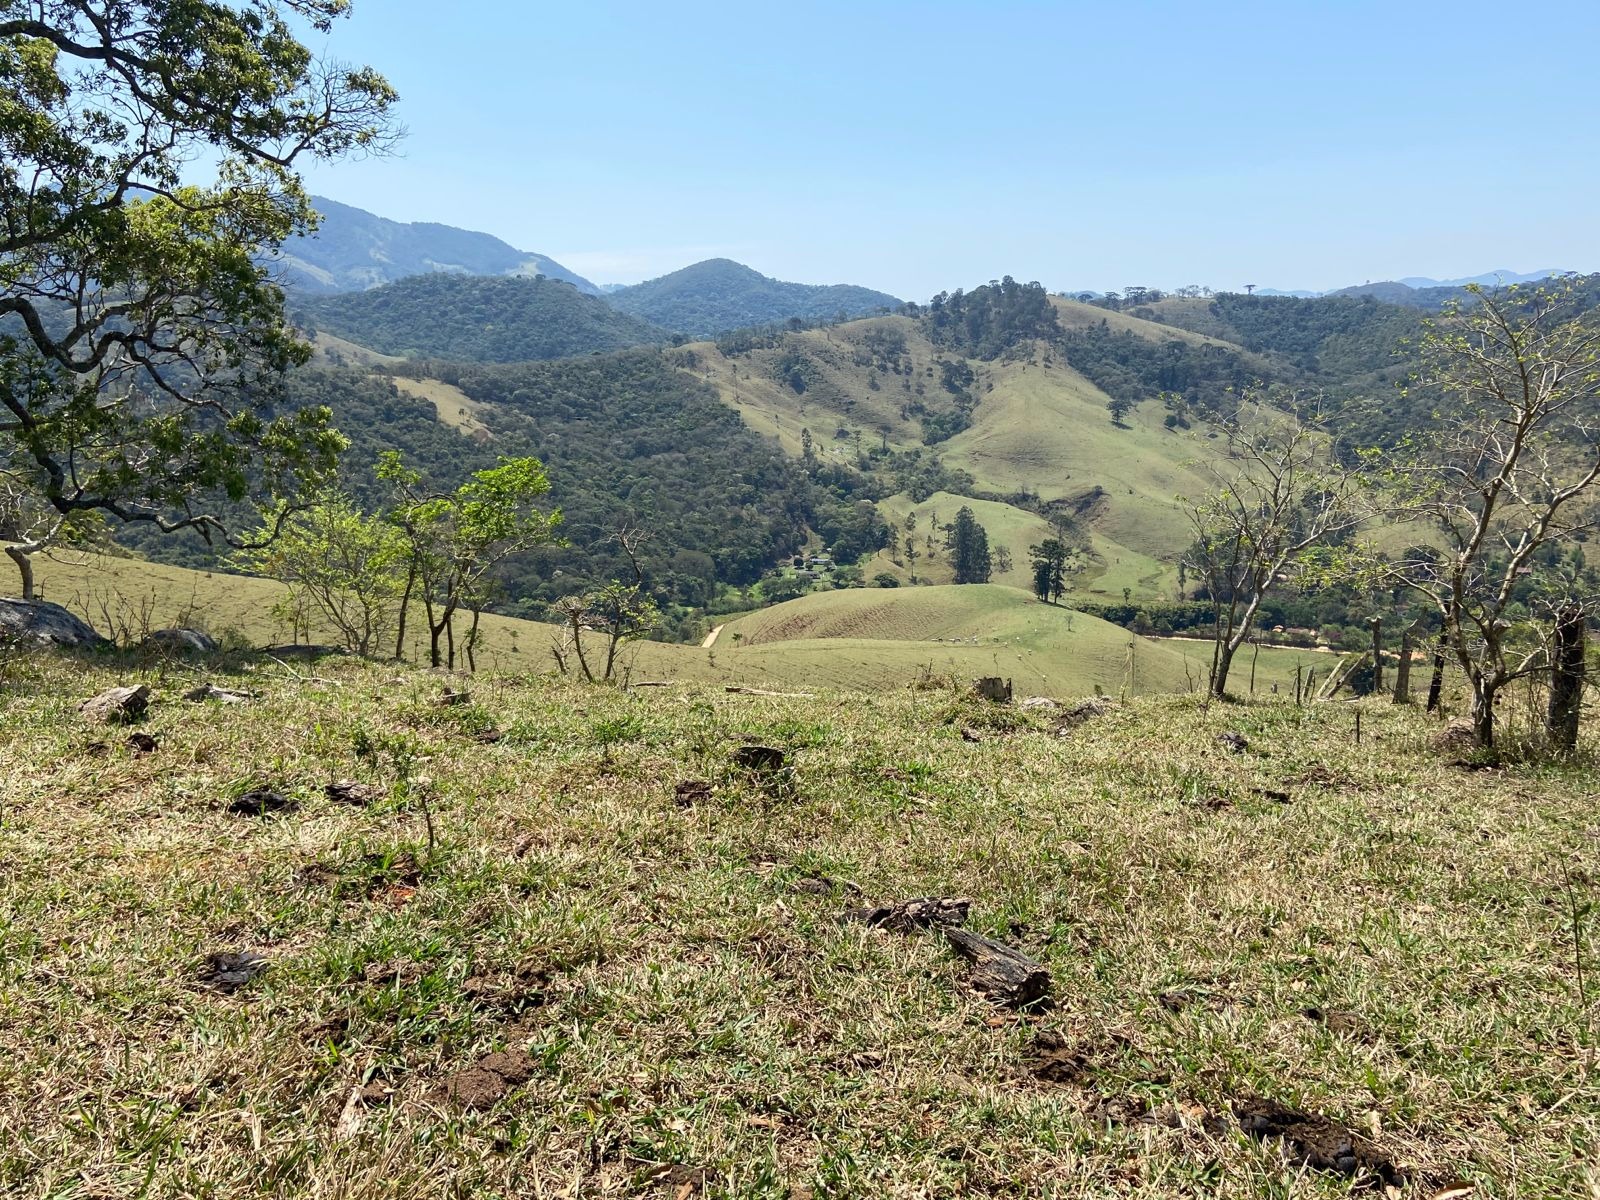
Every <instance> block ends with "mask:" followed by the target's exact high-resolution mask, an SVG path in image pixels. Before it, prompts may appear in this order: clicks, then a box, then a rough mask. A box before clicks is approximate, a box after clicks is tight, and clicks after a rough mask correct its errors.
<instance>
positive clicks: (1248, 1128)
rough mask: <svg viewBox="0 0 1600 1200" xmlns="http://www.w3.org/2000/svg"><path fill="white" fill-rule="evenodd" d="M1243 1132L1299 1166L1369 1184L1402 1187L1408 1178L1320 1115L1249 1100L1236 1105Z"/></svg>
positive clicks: (1259, 1099) (1364, 1141) (1373, 1149)
mask: <svg viewBox="0 0 1600 1200" xmlns="http://www.w3.org/2000/svg"><path fill="white" fill-rule="evenodd" d="M1233 1113H1234V1116H1236V1117H1237V1118H1238V1119H1239V1128H1241V1129H1243V1130H1244V1131H1245V1132H1246V1133H1248V1134H1249V1135H1250V1136H1251V1137H1253V1138H1258V1139H1261V1140H1266V1139H1268V1138H1275V1139H1278V1140H1281V1141H1282V1143H1283V1149H1284V1153H1285V1154H1287V1155H1288V1157H1289V1159H1290V1160H1291V1161H1292V1162H1293V1163H1295V1165H1297V1166H1304V1167H1310V1168H1311V1169H1312V1170H1316V1171H1331V1172H1333V1173H1335V1174H1338V1175H1346V1176H1349V1177H1351V1178H1353V1179H1357V1180H1360V1181H1365V1182H1369V1183H1384V1184H1395V1185H1399V1184H1401V1183H1403V1182H1404V1178H1405V1177H1404V1176H1403V1175H1402V1173H1401V1172H1400V1171H1399V1170H1397V1169H1396V1167H1395V1165H1394V1163H1393V1162H1391V1161H1390V1160H1389V1159H1387V1158H1385V1157H1384V1156H1383V1155H1382V1154H1381V1153H1380V1152H1379V1151H1378V1148H1377V1147H1376V1146H1374V1145H1373V1144H1372V1142H1371V1141H1370V1140H1368V1139H1367V1138H1365V1137H1362V1136H1361V1135H1360V1134H1359V1133H1356V1132H1354V1131H1352V1130H1349V1129H1346V1128H1344V1126H1342V1125H1339V1124H1337V1123H1336V1122H1334V1121H1331V1120H1329V1119H1328V1118H1327V1117H1324V1116H1320V1115H1319V1114H1316V1113H1306V1112H1301V1111H1300V1110H1299V1109H1295V1108H1290V1107H1289V1106H1288V1105H1286V1104H1279V1103H1278V1102H1277V1101H1276V1100H1267V1099H1263V1098H1262V1097H1260V1096H1247V1097H1245V1098H1244V1099H1242V1100H1236V1101H1234V1104H1233Z"/></svg>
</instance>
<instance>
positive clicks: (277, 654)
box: [260, 643, 350, 658]
mask: <svg viewBox="0 0 1600 1200" xmlns="http://www.w3.org/2000/svg"><path fill="white" fill-rule="evenodd" d="M260 653H262V654H264V655H266V656H267V657H268V658H325V657H327V656H328V655H330V654H349V653H350V652H349V651H348V650H346V649H345V648H344V647H343V646H317V645H300V644H299V643H296V644H294V645H287V646H264V647H262V649H261V651H260Z"/></svg>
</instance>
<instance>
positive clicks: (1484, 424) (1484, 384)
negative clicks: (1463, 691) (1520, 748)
mask: <svg viewBox="0 0 1600 1200" xmlns="http://www.w3.org/2000/svg"><path fill="white" fill-rule="evenodd" d="M1468 291H1469V292H1470V293H1471V296H1472V302H1471V303H1470V305H1469V304H1457V305H1452V306H1450V307H1448V308H1447V309H1446V310H1445V312H1444V314H1443V316H1442V317H1441V318H1440V319H1439V320H1438V321H1437V322H1430V323H1428V325H1427V326H1426V328H1425V331H1424V334H1423V338H1422V352H1423V360H1422V371H1421V374H1420V376H1419V378H1418V380H1417V383H1418V384H1419V385H1420V386H1421V387H1422V388H1423V389H1424V390H1425V391H1426V392H1428V393H1430V394H1432V395H1433V396H1435V397H1436V398H1437V404H1438V417H1437V419H1436V421H1435V422H1434V423H1433V424H1432V425H1431V427H1429V428H1427V429H1425V430H1423V431H1421V432H1420V433H1419V434H1418V435H1417V436H1416V437H1414V438H1412V439H1409V440H1408V442H1406V443H1404V444H1402V446H1401V447H1400V448H1399V449H1398V451H1396V452H1395V453H1393V454H1392V455H1390V456H1389V459H1388V462H1389V472H1388V481H1389V482H1390V483H1391V485H1392V486H1393V489H1394V490H1393V493H1392V498H1393V501H1394V504H1395V506H1396V510H1397V514H1398V515H1399V516H1401V517H1403V518H1410V519H1414V520H1418V521H1421V522H1423V523H1424V524H1426V525H1427V526H1429V527H1431V529H1432V531H1433V535H1434V536H1433V538H1432V539H1430V540H1431V541H1433V542H1434V543H1437V546H1436V547H1435V546H1423V547H1421V548H1420V552H1412V553H1408V554H1407V555H1406V556H1404V557H1402V558H1401V559H1399V560H1397V561H1395V562H1394V563H1392V564H1390V566H1389V578H1390V579H1392V580H1397V581H1399V582H1400V583H1403V584H1404V585H1406V586H1407V587H1409V588H1410V589H1412V591H1414V592H1415V593H1417V594H1418V595H1419V596H1421V597H1422V598H1423V599H1424V600H1425V601H1426V602H1427V604H1428V606H1429V607H1430V608H1432V609H1433V610H1434V612H1436V613H1437V614H1438V616H1439V619H1440V623H1441V625H1442V628H1443V640H1444V645H1445V647H1446V650H1447V652H1448V653H1449V654H1451V656H1452V657H1454V659H1455V660H1456V662H1457V664H1459V666H1460V667H1461V669H1462V671H1463V673H1464V674H1465V675H1466V678H1467V682H1468V685H1469V687H1470V688H1471V691H1472V712H1471V716H1472V722H1473V730H1474V733H1475V734H1476V737H1477V740H1478V742H1479V744H1480V745H1482V746H1484V747H1490V746H1492V745H1493V744H1494V736H1495V700H1496V698H1497V697H1498V696H1499V694H1500V693H1501V692H1502V691H1503V690H1504V689H1505V688H1506V687H1507V685H1509V684H1511V683H1512V682H1514V681H1515V680H1517V679H1521V678H1523V677H1525V676H1528V675H1534V674H1540V673H1544V672H1547V671H1549V669H1550V666H1551V658H1550V654H1549V650H1548V648H1547V647H1546V646H1545V645H1544V644H1543V643H1542V642H1541V641H1539V640H1538V639H1537V638H1536V637H1535V636H1533V633H1532V631H1531V630H1529V629H1527V628H1526V627H1525V626H1524V625H1521V624H1519V622H1518V620H1517V619H1516V617H1517V606H1518V605H1519V604H1520V603H1521V602H1522V601H1523V600H1524V599H1525V598H1526V597H1527V596H1528V594H1529V593H1530V592H1535V591H1538V590H1544V591H1545V592H1546V593H1547V595H1546V597H1545V599H1546V603H1547V604H1548V607H1549V608H1550V609H1551V611H1553V612H1558V611H1562V610H1569V609H1571V608H1572V607H1574V606H1577V607H1578V608H1579V610H1580V611H1581V609H1582V607H1583V606H1582V604H1581V600H1582V597H1581V596H1579V595H1578V594H1577V593H1576V588H1575V579H1576V574H1575V573H1574V572H1573V571H1572V570H1571V564H1570V562H1568V563H1566V564H1563V563H1562V561H1561V556H1560V555H1559V554H1557V553H1554V551H1555V550H1556V548H1557V547H1556V543H1558V542H1560V541H1562V540H1564V539H1568V538H1572V537H1573V536H1575V535H1587V534H1588V533H1589V532H1590V531H1593V530H1594V529H1596V528H1597V527H1600V507H1597V506H1596V505H1595V503H1594V497H1593V494H1592V493H1593V490H1594V486H1595V483H1596V481H1597V480H1600V449H1597V448H1596V441H1595V434H1594V429H1595V410H1596V402H1597V401H1600V322H1597V321H1596V320H1595V317H1594V314H1593V313H1592V312H1591V313H1588V314H1582V313H1581V310H1580V305H1579V300H1580V297H1579V295H1578V293H1577V291H1576V289H1574V287H1573V286H1572V285H1571V284H1570V283H1560V284H1556V285H1554V286H1550V287H1540V288H1536V289H1534V290H1532V291H1531V292H1528V291H1524V290H1522V289H1518V288H1508V289H1505V290H1504V291H1502V292H1499V293H1491V292H1487V291H1484V290H1483V289H1481V288H1477V287H1471V288H1469V289H1468Z"/></svg>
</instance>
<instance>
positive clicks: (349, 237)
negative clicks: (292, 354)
mask: <svg viewBox="0 0 1600 1200" xmlns="http://www.w3.org/2000/svg"><path fill="white" fill-rule="evenodd" d="M311 203H312V204H313V206H315V208H316V210H317V212H319V213H320V214H322V225H321V227H320V228H319V229H318V230H317V231H316V233H314V234H312V235H311V236H309V237H299V238H294V239H292V240H290V241H288V242H285V243H284V246H283V250H282V252H281V253H280V254H279V255H278V257H277V259H276V265H277V267H278V271H279V276H280V278H281V279H282V281H283V283H284V284H285V286H287V287H289V288H291V289H292V290H295V291H298V292H302V293H311V294H317V293H324V294H325V293H330V292H356V291H361V290H362V289H364V288H372V287H378V286H379V285H381V284H385V283H393V282H395V281H396V280H398V279H405V278H407V277H409V276H412V275H426V274H430V273H432V272H435V271H442V272H445V273H448V274H452V275H525V276H533V275H545V276H547V277H549V278H551V279H559V280H562V281H563V282H566V283H570V284H572V285H573V286H574V287H575V288H577V289H578V290H579V291H580V292H587V293H588V294H590V295H598V294H599V292H600V289H599V288H597V287H595V285H594V284H592V283H590V282H589V281H588V280H587V279H585V278H584V277H583V276H581V275H579V274H576V273H575V272H573V271H569V270H567V268H565V267H563V266H562V265H561V264H560V263H558V262H556V261H555V259H553V258H548V257H546V256H545V255H543V254H534V253H532V252H531V251H527V250H518V249H516V248H515V247H514V246H510V245H507V244H506V243H505V242H502V241H501V240H500V239H499V238H497V237H492V236H490V235H489V234H487V233H474V232H472V231H471V230H467V229H457V228H455V227H454V226H453V225H438V224H435V223H433V222H431V221H419V222H416V223H413V224H405V223H402V222H400V221H391V220H389V219H388V218H386V217H379V216H375V215H374V214H372V213H369V212H367V211H365V210H364V209H360V208H352V207H351V206H350V205H348V204H340V203H339V202H338V201H336V200H328V199H326V198H324V197H322V196H313V197H312V198H311Z"/></svg>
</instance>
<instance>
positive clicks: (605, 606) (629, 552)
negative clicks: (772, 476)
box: [551, 525, 661, 683]
mask: <svg viewBox="0 0 1600 1200" xmlns="http://www.w3.org/2000/svg"><path fill="white" fill-rule="evenodd" d="M611 540H612V541H614V542H616V544H617V546H618V548H619V549H621V551H622V553H623V555H624V557H626V558H627V560H628V564H629V566H630V568H631V569H632V575H633V581H632V582H631V583H623V582H621V581H619V580H615V579H613V580H611V581H610V582H609V583H607V584H605V585H603V586H601V587H598V588H595V589H594V590H592V591H590V592H587V593H585V594H584V595H582V596H566V597H563V598H562V599H561V600H559V601H557V602H556V604H555V606H554V607H555V610H556V612H557V614H558V615H559V616H560V618H561V623H562V627H563V634H562V637H561V638H560V639H559V640H558V641H557V642H556V643H555V644H554V645H552V647H551V653H552V655H554V657H555V660H556V665H557V667H559V668H560V670H561V673H562V674H563V675H564V674H566V673H567V669H568V668H567V655H568V653H571V654H572V655H574V656H575V657H576V658H577V660H578V668H579V669H580V670H581V671H582V672H583V677H584V678H585V679H586V680H588V681H589V682H590V683H594V682H595V672H594V668H593V667H592V666H590V664H589V656H588V654H587V653H586V652H585V650H584V648H583V635H584V634H585V633H598V634H599V635H600V636H601V637H602V638H604V639H605V661H604V664H603V665H602V667H601V670H600V679H601V680H602V681H604V682H610V681H611V679H612V678H613V676H614V675H615V673H616V667H617V651H618V650H619V649H620V648H621V646H622V643H623V642H625V641H627V640H628V639H630V638H639V637H643V636H645V635H646V634H648V633H650V632H651V631H652V630H653V629H655V627H656V626H657V625H658V624H660V621H661V614H660V611H659V610H658V609H657V608H656V604H655V601H654V600H652V599H651V598H650V595H649V593H648V592H647V591H646V590H645V582H644V568H643V566H642V565H641V564H640V562H639V552H640V550H641V548H642V547H643V546H644V544H645V543H646V542H648V541H649V540H650V533H649V531H648V530H645V529H641V528H639V527H638V526H636V525H623V526H622V527H621V528H620V529H618V530H617V532H616V533H614V534H612V536H611Z"/></svg>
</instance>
